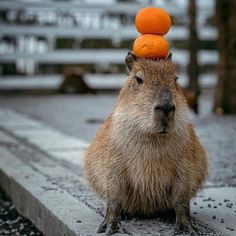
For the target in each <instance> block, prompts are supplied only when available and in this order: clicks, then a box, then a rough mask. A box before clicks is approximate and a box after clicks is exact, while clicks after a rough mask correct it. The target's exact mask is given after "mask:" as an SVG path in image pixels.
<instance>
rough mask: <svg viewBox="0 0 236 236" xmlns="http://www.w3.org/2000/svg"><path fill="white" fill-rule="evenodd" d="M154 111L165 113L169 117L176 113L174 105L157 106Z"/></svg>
mask: <svg viewBox="0 0 236 236" xmlns="http://www.w3.org/2000/svg"><path fill="white" fill-rule="evenodd" d="M154 110H155V112H163V113H164V114H165V115H169V113H171V112H174V111H175V105H174V104H172V103H165V104H161V105H157V106H155V108H154Z"/></svg>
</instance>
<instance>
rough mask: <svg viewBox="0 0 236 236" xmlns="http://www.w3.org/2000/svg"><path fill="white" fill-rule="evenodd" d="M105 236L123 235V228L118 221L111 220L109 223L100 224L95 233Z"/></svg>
mask: <svg viewBox="0 0 236 236" xmlns="http://www.w3.org/2000/svg"><path fill="white" fill-rule="evenodd" d="M105 232H106V235H107V236H110V235H113V234H114V233H117V232H119V233H124V230H123V227H122V226H121V223H120V221H118V220H112V221H111V222H106V221H104V222H102V223H101V224H100V225H99V227H98V230H97V233H105Z"/></svg>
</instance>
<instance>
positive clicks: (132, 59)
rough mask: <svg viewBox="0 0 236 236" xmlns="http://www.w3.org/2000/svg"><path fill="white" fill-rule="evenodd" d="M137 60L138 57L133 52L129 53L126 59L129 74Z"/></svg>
mask: <svg viewBox="0 0 236 236" xmlns="http://www.w3.org/2000/svg"><path fill="white" fill-rule="evenodd" d="M136 59H137V58H136V56H135V55H134V54H133V53H132V52H128V54H127V56H126V57H125V63H126V65H127V68H128V72H130V71H131V69H132V67H133V64H134V62H135V61H136Z"/></svg>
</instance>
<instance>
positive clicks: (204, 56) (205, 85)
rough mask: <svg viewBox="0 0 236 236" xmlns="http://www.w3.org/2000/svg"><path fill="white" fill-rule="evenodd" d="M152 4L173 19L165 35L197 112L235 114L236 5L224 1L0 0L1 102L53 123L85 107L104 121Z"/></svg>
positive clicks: (94, 119)
mask: <svg viewBox="0 0 236 236" xmlns="http://www.w3.org/2000/svg"><path fill="white" fill-rule="evenodd" d="M150 5H152V6H157V7H162V8H164V9H165V10H167V11H168V12H169V13H170V15H171V17H172V27H171V30H170V31H169V33H168V34H167V35H166V37H167V39H168V41H169V43H170V45H171V51H172V53H173V61H174V63H175V66H176V73H177V74H178V76H179V78H180V79H179V80H178V81H179V83H180V85H181V86H182V88H183V92H184V94H185V96H186V98H187V100H188V103H189V105H190V107H191V110H192V114H198V117H205V116H208V115H210V114H212V112H215V113H217V114H220V115H222V114H225V113H234V112H236V95H235V92H236V82H235V81H236V78H235V77H236V71H235V68H234V65H235V62H236V55H235V51H236V36H235V34H236V31H235V24H234V22H235V20H236V19H235V16H234V12H233V10H232V9H235V7H236V4H235V1H227V0H219V1H215V0H208V1H205V0H146V1H145V0H142V1H141V0H100V1H96V0H39V1H36V0H34V1H33V0H1V2H0V93H1V101H0V105H2V106H7V107H9V106H10V107H13V108H14V109H17V110H18V111H21V112H24V113H28V114H30V115H31V116H34V117H36V118H39V119H44V118H45V117H46V114H48V113H50V114H51V113H52V114H53V115H54V116H55V118H54V119H52V118H51V117H50V118H48V120H49V122H51V123H52V125H55V123H57V122H52V121H50V120H55V119H58V120H59V118H60V113H63V111H64V109H65V107H68V106H69V107H71V108H73V109H72V112H73V111H75V110H76V107H78V104H80V105H79V106H80V107H81V110H79V111H78V116H79V117H83V116H84V113H85V114H88V113H89V114H91V116H89V117H87V116H86V115H85V116H86V119H85V118H84V120H83V121H85V122H87V123H92V124H95V123H100V122H101V121H102V120H103V119H104V117H105V115H106V114H108V113H109V112H110V111H111V107H112V105H113V104H114V101H115V98H116V96H117V93H118V91H119V89H120V88H121V86H122V84H123V83H124V81H125V80H126V78H127V75H126V68H125V65H124V58H125V56H126V54H127V52H128V51H129V50H132V44H133V41H134V39H135V38H136V37H137V36H138V32H137V31H136V29H135V26H134V19H135V14H136V12H137V11H138V10H139V9H140V8H142V7H145V6H150ZM81 94H85V95H83V96H82V95H81ZM99 99H101V100H102V101H101V102H99ZM64 102H65V103H66V104H64ZM87 102H88V104H87ZM26 103H27V106H24V104H26ZM50 104H51V106H50ZM67 104H68V105H67ZM84 104H87V105H84ZM91 106H94V108H91ZM40 107H41V109H42V111H43V112H40V113H39V112H38V110H39V109H40ZM97 107H101V109H100V108H98V109H96V108H97ZM56 108H58V109H56ZM86 108H87V109H88V108H90V110H86ZM34 109H35V110H34ZM45 111H47V112H45ZM93 112H94V115H92V114H93ZM67 114H69V113H67ZM100 114H101V115H100ZM62 116H63V114H62ZM75 116H77V113H75ZM72 117H74V116H73V115H72ZM45 119H46V121H47V118H45ZM65 119H66V120H67V119H70V118H68V117H66V118H65ZM78 119H79V118H78ZM58 122H59V123H60V121H58ZM68 123H69V124H71V122H69V121H68ZM79 125H80V124H78V126H79ZM95 128H96V127H95ZM72 129H73V128H72ZM75 129H76V128H75ZM83 132H85V133H86V132H87V129H86V128H85V130H83ZM83 132H82V135H83ZM92 134H93V132H92V133H91V135H89V134H88V135H87V134H85V138H88V137H89V138H88V139H91V137H92Z"/></svg>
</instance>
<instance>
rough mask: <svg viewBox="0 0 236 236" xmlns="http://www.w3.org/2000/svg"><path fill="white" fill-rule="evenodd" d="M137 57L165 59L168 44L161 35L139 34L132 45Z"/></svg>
mask: <svg viewBox="0 0 236 236" xmlns="http://www.w3.org/2000/svg"><path fill="white" fill-rule="evenodd" d="M133 52H134V54H135V55H136V56H137V57H146V58H165V57H166V56H167V55H168V52H169V43H168V41H167V40H166V39H165V38H164V37H163V36H161V35H155V34H141V35H140V36H139V37H138V38H136V40H135V41H134V44H133Z"/></svg>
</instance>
